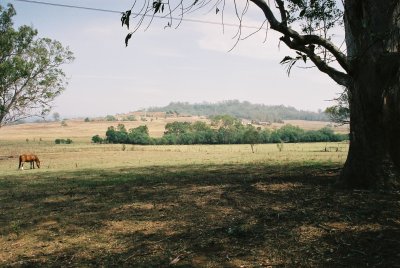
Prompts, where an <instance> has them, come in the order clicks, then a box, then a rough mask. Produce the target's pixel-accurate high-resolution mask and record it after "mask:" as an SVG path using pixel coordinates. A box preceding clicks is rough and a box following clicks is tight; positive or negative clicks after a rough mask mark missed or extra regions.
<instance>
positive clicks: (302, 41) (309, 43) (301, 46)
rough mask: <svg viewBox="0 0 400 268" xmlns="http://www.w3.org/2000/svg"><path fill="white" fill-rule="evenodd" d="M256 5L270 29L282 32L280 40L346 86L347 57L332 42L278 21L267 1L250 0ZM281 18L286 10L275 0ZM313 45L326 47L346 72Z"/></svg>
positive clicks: (279, 1)
mask: <svg viewBox="0 0 400 268" xmlns="http://www.w3.org/2000/svg"><path fill="white" fill-rule="evenodd" d="M251 1H252V2H253V3H254V4H255V5H256V6H258V7H259V8H260V9H261V10H262V11H263V13H264V15H265V17H266V18H267V20H268V21H269V23H270V25H271V29H273V30H275V31H278V32H280V33H282V34H283V35H284V36H283V37H282V38H281V40H282V41H283V42H284V43H285V44H286V45H287V46H288V47H289V48H291V49H294V50H298V51H301V52H303V53H305V54H306V55H307V56H308V57H309V58H310V59H311V61H312V62H313V63H314V64H315V65H316V66H317V68H318V69H319V70H320V71H322V72H324V73H326V74H328V75H329V76H330V77H331V78H332V79H333V80H335V81H336V82H337V83H338V84H340V85H343V86H346V87H347V86H348V85H349V84H350V81H351V77H350V75H349V74H350V73H351V70H350V67H349V66H350V65H349V64H348V62H347V57H346V55H345V54H343V53H342V52H341V51H340V49H339V48H337V47H336V46H335V45H334V44H333V43H332V42H330V41H329V40H326V39H324V38H322V37H320V36H318V35H300V34H299V33H298V32H297V31H295V30H293V29H291V28H290V27H288V26H287V24H286V21H282V22H279V21H278V20H277V19H276V18H275V16H274V14H273V12H272V10H271V8H270V7H269V5H268V4H267V2H265V1H264V0H251ZM276 1H277V4H278V8H279V11H280V14H281V17H282V19H285V17H286V10H285V9H284V6H283V2H282V1H281V0H276ZM315 45H319V46H322V47H324V48H326V49H327V50H328V51H329V52H330V53H331V54H332V55H333V56H334V57H335V58H336V60H337V61H338V63H339V64H340V66H341V67H342V68H343V69H344V70H345V71H346V72H347V74H346V73H343V72H340V71H338V70H336V69H335V68H333V67H331V66H329V65H328V64H327V63H326V62H324V61H323V60H322V59H321V58H320V57H319V56H318V55H316V54H315V52H314V47H315Z"/></svg>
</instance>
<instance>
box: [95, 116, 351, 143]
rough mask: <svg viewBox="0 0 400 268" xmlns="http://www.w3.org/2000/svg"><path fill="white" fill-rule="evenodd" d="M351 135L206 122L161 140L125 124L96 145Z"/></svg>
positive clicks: (180, 127) (168, 131)
mask: <svg viewBox="0 0 400 268" xmlns="http://www.w3.org/2000/svg"><path fill="white" fill-rule="evenodd" d="M347 139H348V135H342V134H335V133H334V132H333V130H332V129H330V128H327V127H325V128H322V129H320V130H310V131H306V130H304V129H301V128H299V127H296V126H292V125H285V126H283V127H282V128H280V129H276V130H269V129H261V128H255V127H254V126H252V125H247V126H244V125H242V124H239V123H237V122H233V123H232V124H230V125H223V124H222V125H220V126H219V127H218V128H212V127H211V126H210V125H208V124H206V123H204V122H195V123H189V122H173V123H168V124H167V125H166V126H165V132H164V135H163V137H161V138H151V137H150V136H149V130H148V128H147V126H139V127H137V128H132V129H129V130H126V128H125V126H124V125H123V124H119V125H118V126H117V127H116V128H115V127H113V126H110V127H109V128H108V129H107V131H106V137H105V138H102V137H100V136H99V135H96V136H94V137H93V138H92V141H93V142H94V143H122V144H142V145H148V144H157V145H167V144H168V145H172V144H251V145H254V144H260V143H280V142H291V143H293V142H325V141H326V142H328V141H343V140H347Z"/></svg>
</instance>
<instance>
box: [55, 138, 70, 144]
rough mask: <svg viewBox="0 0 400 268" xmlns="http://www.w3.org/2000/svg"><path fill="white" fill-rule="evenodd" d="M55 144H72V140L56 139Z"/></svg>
mask: <svg viewBox="0 0 400 268" xmlns="http://www.w3.org/2000/svg"><path fill="white" fill-rule="evenodd" d="M54 143H55V144H71V143H72V140H71V139H66V140H65V139H55V140H54Z"/></svg>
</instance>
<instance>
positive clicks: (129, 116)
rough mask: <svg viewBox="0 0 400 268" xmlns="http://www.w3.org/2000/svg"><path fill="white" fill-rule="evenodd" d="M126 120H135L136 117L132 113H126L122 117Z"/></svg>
mask: <svg viewBox="0 0 400 268" xmlns="http://www.w3.org/2000/svg"><path fill="white" fill-rule="evenodd" d="M124 120H126V121H136V117H135V116H134V115H133V114H130V115H128V116H127V117H125V118H124Z"/></svg>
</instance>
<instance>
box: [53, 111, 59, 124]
mask: <svg viewBox="0 0 400 268" xmlns="http://www.w3.org/2000/svg"><path fill="white" fill-rule="evenodd" d="M53 119H54V121H56V122H57V121H60V114H59V113H57V112H55V113H53Z"/></svg>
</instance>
